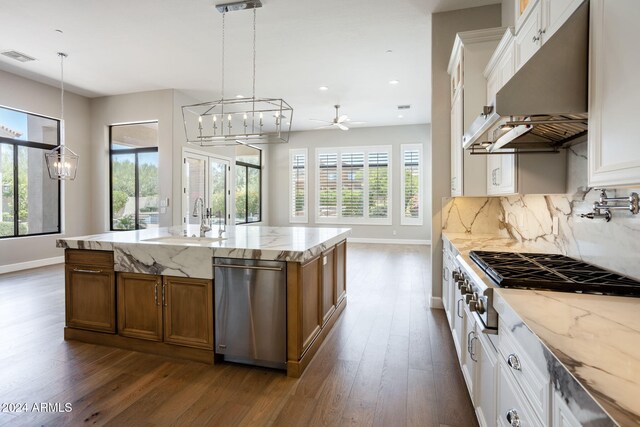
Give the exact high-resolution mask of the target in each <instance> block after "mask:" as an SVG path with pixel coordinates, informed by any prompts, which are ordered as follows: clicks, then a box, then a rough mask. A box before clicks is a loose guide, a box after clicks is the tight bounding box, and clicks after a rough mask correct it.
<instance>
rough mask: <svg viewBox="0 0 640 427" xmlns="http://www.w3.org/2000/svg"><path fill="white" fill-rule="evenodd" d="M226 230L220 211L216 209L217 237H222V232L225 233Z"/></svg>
mask: <svg viewBox="0 0 640 427" xmlns="http://www.w3.org/2000/svg"><path fill="white" fill-rule="evenodd" d="M223 225H224V227H223ZM226 231H227V224H226V223H225V222H224V218H223V216H222V212H221V211H218V237H219V238H222V233H225V232H226Z"/></svg>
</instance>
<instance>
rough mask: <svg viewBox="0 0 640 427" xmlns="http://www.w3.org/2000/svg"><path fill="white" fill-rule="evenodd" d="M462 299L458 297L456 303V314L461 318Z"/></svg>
mask: <svg viewBox="0 0 640 427" xmlns="http://www.w3.org/2000/svg"><path fill="white" fill-rule="evenodd" d="M462 301H463V299H462V298H460V299H459V300H458V303H457V304H456V315H457V316H458V317H459V318H461V319H462V315H461V314H460V303H461V302H462Z"/></svg>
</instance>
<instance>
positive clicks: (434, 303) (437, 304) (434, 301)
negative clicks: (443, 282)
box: [429, 297, 444, 310]
mask: <svg viewBox="0 0 640 427" xmlns="http://www.w3.org/2000/svg"><path fill="white" fill-rule="evenodd" d="M429 307H431V308H440V309H442V310H444V304H442V298H440V297H431V299H430V300H429Z"/></svg>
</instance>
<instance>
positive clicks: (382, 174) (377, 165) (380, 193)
mask: <svg viewBox="0 0 640 427" xmlns="http://www.w3.org/2000/svg"><path fill="white" fill-rule="evenodd" d="M389 196H390V193H389V153H388V152H384V151H379V152H371V153H369V218H388V217H389V205H390V203H389Z"/></svg>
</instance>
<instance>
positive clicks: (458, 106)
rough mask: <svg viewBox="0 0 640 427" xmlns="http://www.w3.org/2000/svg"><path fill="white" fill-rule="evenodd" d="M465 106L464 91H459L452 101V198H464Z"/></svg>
mask: <svg viewBox="0 0 640 427" xmlns="http://www.w3.org/2000/svg"><path fill="white" fill-rule="evenodd" d="M463 126H464V124H463V104H462V89H460V88H459V89H458V90H457V91H456V92H455V94H454V97H453V99H452V100H451V196H452V197H456V196H462V186H463V169H462V158H463V155H464V153H463V151H462V132H463V130H462V127H463ZM469 173H471V171H469V172H467V174H469Z"/></svg>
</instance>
